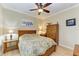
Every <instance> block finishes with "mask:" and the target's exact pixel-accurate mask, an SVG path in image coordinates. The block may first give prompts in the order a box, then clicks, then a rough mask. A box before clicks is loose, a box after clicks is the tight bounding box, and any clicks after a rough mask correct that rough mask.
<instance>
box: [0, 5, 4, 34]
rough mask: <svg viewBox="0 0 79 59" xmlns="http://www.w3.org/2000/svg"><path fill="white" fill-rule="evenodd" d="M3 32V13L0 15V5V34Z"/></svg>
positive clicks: (0, 11) (0, 9)
mask: <svg viewBox="0 0 79 59" xmlns="http://www.w3.org/2000/svg"><path fill="white" fill-rule="evenodd" d="M2 34H3V15H2V6H1V5H0V35H2Z"/></svg>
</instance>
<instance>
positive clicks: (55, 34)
mask: <svg viewBox="0 0 79 59" xmlns="http://www.w3.org/2000/svg"><path fill="white" fill-rule="evenodd" d="M46 36H47V37H49V38H52V39H53V40H54V41H55V42H56V43H57V44H58V42H59V25H58V24H48V25H47V32H46Z"/></svg>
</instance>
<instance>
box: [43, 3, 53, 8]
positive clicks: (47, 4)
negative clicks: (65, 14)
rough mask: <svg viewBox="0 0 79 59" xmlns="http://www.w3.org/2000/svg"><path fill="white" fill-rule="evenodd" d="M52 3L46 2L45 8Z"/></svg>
mask: <svg viewBox="0 0 79 59" xmlns="http://www.w3.org/2000/svg"><path fill="white" fill-rule="evenodd" d="M50 4H52V3H46V4H45V5H44V6H43V8H45V7H47V6H49V5H50Z"/></svg>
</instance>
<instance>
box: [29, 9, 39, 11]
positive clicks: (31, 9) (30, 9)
mask: <svg viewBox="0 0 79 59" xmlns="http://www.w3.org/2000/svg"><path fill="white" fill-rule="evenodd" d="M34 10H38V9H30V11H34Z"/></svg>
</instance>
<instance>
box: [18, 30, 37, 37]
mask: <svg viewBox="0 0 79 59" xmlns="http://www.w3.org/2000/svg"><path fill="white" fill-rule="evenodd" d="M24 34H36V30H18V35H19V37H20V36H22V35H24Z"/></svg>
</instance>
